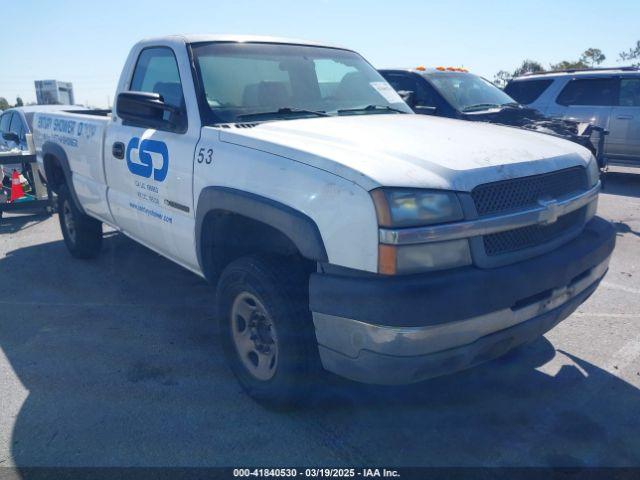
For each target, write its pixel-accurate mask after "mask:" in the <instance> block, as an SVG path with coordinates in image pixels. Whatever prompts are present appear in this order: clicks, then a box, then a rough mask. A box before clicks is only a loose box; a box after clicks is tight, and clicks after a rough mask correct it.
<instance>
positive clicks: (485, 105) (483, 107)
mask: <svg viewBox="0 0 640 480" xmlns="http://www.w3.org/2000/svg"><path fill="white" fill-rule="evenodd" d="M501 106H502V105H500V104H497V103H477V104H475V105H469V106H468V107H464V108H463V109H462V111H463V112H471V111H473V110H487V109H489V108H498V107H501Z"/></svg>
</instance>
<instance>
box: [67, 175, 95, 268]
mask: <svg viewBox="0 0 640 480" xmlns="http://www.w3.org/2000/svg"><path fill="white" fill-rule="evenodd" d="M58 217H59V219H60V229H61V230H62V236H63V237H64V243H65V244H66V246H67V248H68V249H69V252H70V253H71V255H72V256H74V257H75V258H81V259H89V258H95V257H97V256H98V254H99V253H100V249H101V248H102V222H100V221H98V220H96V219H94V218H91V217H89V216H87V215H85V214H84V213H82V212H81V211H80V209H79V208H78V206H77V205H76V203H75V202H74V200H73V198H72V197H71V194H70V193H69V188H68V187H67V186H66V185H63V186H62V187H60V190H59V191H58Z"/></svg>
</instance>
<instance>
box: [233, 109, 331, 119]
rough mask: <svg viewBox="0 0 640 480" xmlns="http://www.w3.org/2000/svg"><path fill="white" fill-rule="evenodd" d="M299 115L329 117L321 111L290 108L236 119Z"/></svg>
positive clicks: (247, 114) (244, 115)
mask: <svg viewBox="0 0 640 480" xmlns="http://www.w3.org/2000/svg"><path fill="white" fill-rule="evenodd" d="M299 113H306V114H309V115H315V116H316V117H330V116H331V115H329V114H328V113H327V112H323V111H321V110H305V109H304V108H290V107H283V108H279V109H278V110H275V111H273V112H256V113H245V114H243V115H238V116H237V117H236V118H238V119H239V120H248V119H251V118H253V119H257V118H261V117H273V116H278V115H297V114H299Z"/></svg>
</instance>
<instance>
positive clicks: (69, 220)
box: [62, 200, 76, 242]
mask: <svg viewBox="0 0 640 480" xmlns="http://www.w3.org/2000/svg"><path fill="white" fill-rule="evenodd" d="M62 217H63V220H64V226H65V228H66V229H67V234H68V235H69V239H70V240H71V241H72V242H75V240H76V225H75V222H74V221H73V212H72V211H71V205H70V204H69V200H65V202H64V204H63V205H62Z"/></svg>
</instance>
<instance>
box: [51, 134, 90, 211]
mask: <svg viewBox="0 0 640 480" xmlns="http://www.w3.org/2000/svg"><path fill="white" fill-rule="evenodd" d="M42 163H43V167H44V174H45V176H46V177H47V184H48V185H49V187H50V188H51V190H53V191H54V192H56V193H58V191H59V190H60V187H61V186H62V185H63V184H64V185H67V188H68V189H69V193H70V194H71V198H73V201H74V202H75V204H76V206H77V207H78V209H79V210H80V211H81V212H82V213H86V212H85V211H84V208H83V207H82V204H81V203H80V201H79V200H78V196H77V194H76V190H75V188H74V187H73V181H72V178H73V173H72V171H71V166H70V165H69V158H68V157H67V153H66V152H65V151H64V149H63V148H62V147H61V146H60V145H58V144H57V143H54V142H50V141H47V142H44V144H43V145H42Z"/></svg>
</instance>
